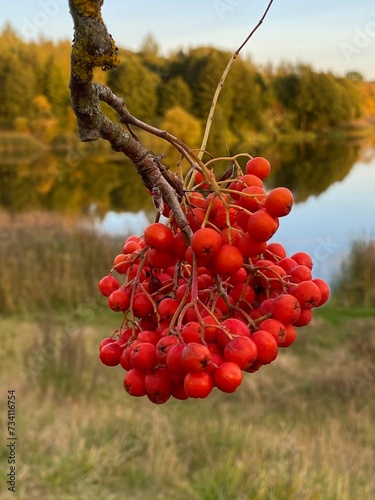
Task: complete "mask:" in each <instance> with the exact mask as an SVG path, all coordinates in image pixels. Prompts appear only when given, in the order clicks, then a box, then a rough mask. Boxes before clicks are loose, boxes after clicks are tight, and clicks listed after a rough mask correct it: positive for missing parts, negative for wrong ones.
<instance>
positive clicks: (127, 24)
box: [0, 0, 375, 81]
mask: <svg viewBox="0 0 375 500" xmlns="http://www.w3.org/2000/svg"><path fill="white" fill-rule="evenodd" d="M267 4H268V0H201V1H198V0H189V1H186V0H182V1H179V2H177V1H176V0H164V1H156V0H137V1H132V2H131V1H121V0H117V1H116V0H105V1H104V6H103V9H102V13H103V17H104V21H105V23H106V24H107V26H108V30H109V32H110V33H111V34H112V36H113V38H114V39H115V41H116V43H117V46H119V47H124V48H128V49H131V50H138V49H139V48H140V47H141V45H142V42H143V41H144V40H145V38H146V37H147V36H148V35H150V34H152V35H153V37H154V39H155V40H156V41H157V43H158V45H159V47H160V50H161V52H162V53H164V54H166V55H168V53H170V52H171V51H175V50H178V49H188V48H189V47H196V46H200V45H211V46H215V47H218V48H221V49H225V50H228V51H230V52H233V51H234V50H236V49H237V48H238V47H239V46H240V45H241V43H242V42H243V40H244V39H245V38H246V36H247V35H248V33H249V32H250V31H251V30H252V28H253V27H254V26H255V25H256V24H257V22H258V21H259V19H260V18H261V16H262V14H263V12H264V10H265V8H266V6H267ZM7 22H10V23H11V25H12V27H13V28H14V29H15V30H16V31H17V33H18V34H19V35H20V36H21V37H22V38H23V39H24V40H25V41H31V40H37V39H38V38H39V37H44V38H47V39H52V40H54V41H57V40H59V39H71V38H72V34H73V26H72V20H71V17H70V14H69V8H68V0H36V1H33V0H14V1H12V2H9V1H7V2H3V5H2V9H1V18H0V28H3V27H4V26H5V24H6V23H7ZM243 54H246V55H250V57H251V59H252V60H253V62H254V63H256V64H260V65H267V64H272V65H273V66H277V65H279V64H280V63H282V62H287V63H304V64H310V65H311V66H312V67H313V68H314V69H316V70H318V71H332V72H333V73H334V74H336V75H345V74H346V73H347V72H348V71H359V72H360V73H361V74H362V75H363V76H364V77H365V79H366V80H374V81H375V2H374V0H314V1H307V0H274V2H273V5H272V6H271V9H270V11H269V13H268V15H267V17H266V19H265V21H264V23H263V24H262V25H261V26H260V28H259V29H258V31H257V32H256V33H255V34H254V36H253V37H252V38H251V40H250V41H249V43H248V44H247V45H246V47H245V49H244V51H243Z"/></svg>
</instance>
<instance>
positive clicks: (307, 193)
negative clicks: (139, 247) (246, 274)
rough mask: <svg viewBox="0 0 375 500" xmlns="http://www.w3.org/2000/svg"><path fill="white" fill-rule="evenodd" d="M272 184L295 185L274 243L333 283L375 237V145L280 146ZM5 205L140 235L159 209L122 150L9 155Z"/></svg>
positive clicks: (1, 203)
mask: <svg viewBox="0 0 375 500" xmlns="http://www.w3.org/2000/svg"><path fill="white" fill-rule="evenodd" d="M252 154H254V155H255V154H263V155H264V156H266V157H267V158H268V159H269V160H270V162H271V164H272V174H271V177H270V179H269V180H267V186H268V188H271V187H273V186H286V187H289V188H290V189H291V190H292V191H293V193H294V195H295V199H296V202H297V203H296V204H295V206H294V207H293V211H292V214H291V215H290V216H289V217H284V218H283V219H282V220H281V221H280V228H279V230H278V232H277V234H276V235H275V238H274V240H275V241H280V242H281V243H283V244H284V245H285V247H286V249H287V253H288V254H289V255H290V254H292V253H294V252H296V251H299V250H304V251H306V252H309V253H310V254H311V255H312V257H313V259H314V261H315V273H316V274H315V276H320V277H322V278H324V279H327V280H328V281H330V278H331V277H332V275H333V273H334V272H335V270H336V269H337V268H338V266H339V263H340V260H342V259H343V258H344V257H345V255H346V254H347V252H348V249H349V247H350V244H351V241H352V240H353V239H366V238H374V237H375V220H374V218H373V214H374V213H375V197H374V187H375V146H374V143H371V141H370V142H358V143H339V142H336V143H327V142H319V143H308V144H307V143H305V144H284V145H283V144H278V145H274V146H272V147H270V148H269V149H268V150H265V151H257V152H252ZM0 179H1V181H0V207H1V208H3V209H6V210H7V211H8V212H10V213H13V214H17V213H19V212H28V211H30V212H31V211H35V210H39V211H53V212H58V213H60V214H63V215H74V216H75V217H74V218H75V219H77V220H79V222H80V223H81V224H89V225H90V227H95V228H96V229H98V230H100V231H102V232H105V233H110V234H121V235H124V236H125V235H127V234H130V233H132V234H140V233H142V232H143V230H144V228H145V227H146V225H147V224H148V223H149V221H150V220H151V218H152V217H153V214H154V213H155V209H154V208H153V206H152V203H151V199H150V196H149V195H148V193H147V192H146V189H145V188H144V186H143V184H142V182H141V180H140V178H139V176H138V175H137V174H136V172H135V169H134V167H133V166H132V165H131V164H130V163H129V162H127V161H126V159H124V158H123V157H122V156H121V155H119V154H112V155H111V156H108V154H98V153H96V154H79V155H75V156H73V157H72V156H69V155H68V156H58V155H55V154H52V153H51V152H49V153H46V154H44V155H41V156H38V157H35V156H34V157H23V158H20V157H14V156H12V157H9V156H8V157H3V158H2V159H1V163H0Z"/></svg>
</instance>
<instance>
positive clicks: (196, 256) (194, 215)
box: [99, 157, 329, 404]
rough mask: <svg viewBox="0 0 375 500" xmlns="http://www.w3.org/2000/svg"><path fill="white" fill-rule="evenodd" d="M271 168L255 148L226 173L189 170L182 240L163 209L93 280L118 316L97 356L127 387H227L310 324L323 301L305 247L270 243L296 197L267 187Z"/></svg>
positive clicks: (157, 397) (197, 394) (152, 392)
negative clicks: (289, 250)
mask: <svg viewBox="0 0 375 500" xmlns="http://www.w3.org/2000/svg"><path fill="white" fill-rule="evenodd" d="M269 172H270V164H269V162H268V161H267V160H266V159H265V158H261V157H257V158H251V159H250V160H249V161H248V162H247V164H246V171H245V174H243V172H242V171H240V170H239V172H238V175H237V177H236V178H235V179H234V180H231V179H229V180H223V181H220V180H219V181H217V180H216V179H215V178H214V174H213V173H212V171H210V170H209V171H206V172H203V173H201V172H195V173H194V178H193V186H192V188H191V189H190V190H186V194H185V199H184V200H183V201H182V204H181V206H182V208H183V210H184V212H185V214H186V218H187V220H188V222H189V225H190V228H191V230H192V237H191V239H190V241H188V242H187V241H186V237H185V235H184V234H183V233H182V232H181V231H180V230H179V229H178V227H177V224H176V222H175V220H174V217H173V215H172V214H171V213H170V211H169V209H168V207H167V206H166V207H165V212H164V213H165V215H167V216H168V217H169V219H168V222H167V223H166V224H162V223H160V222H156V223H153V224H150V225H149V226H148V227H147V228H146V230H145V231H144V234H143V235H142V236H130V237H129V238H127V240H126V241H125V244H124V247H123V249H122V253H120V254H119V255H117V256H116V257H115V259H114V262H113V268H112V270H111V272H110V273H109V274H108V275H107V276H105V277H103V278H102V279H101V281H100V283H99V289H100V291H101V293H102V294H103V295H104V296H105V297H107V300H108V305H109V307H110V308H111V309H112V310H114V311H119V312H121V313H122V323H121V326H120V328H119V329H118V330H116V331H115V332H114V333H113V335H112V336H111V337H108V338H105V339H103V340H102V342H101V344H100V359H101V361H102V362H103V363H104V364H105V365H108V366H116V365H121V367H122V368H123V369H124V370H125V374H124V382H123V383H124V388H125V390H126V391H127V392H128V393H129V394H130V395H132V396H147V397H148V398H149V399H150V400H151V401H152V402H154V403H157V404H160V403H165V402H166V401H167V400H168V399H169V398H170V397H171V396H172V397H174V398H177V399H181V400H183V399H187V398H189V397H190V398H205V397H207V396H208V395H209V394H210V393H211V391H212V390H213V388H214V387H216V388H217V389H219V390H221V391H224V392H227V393H231V392H234V391H235V390H236V389H237V387H238V386H239V385H240V384H241V382H242V380H243V377H244V372H248V373H253V372H255V371H257V370H259V368H260V367H262V366H263V365H266V364H269V363H271V362H272V361H274V360H275V359H276V357H277V355H278V350H279V348H285V347H288V346H290V345H291V344H292V343H293V342H294V341H295V339H296V328H297V327H301V326H304V325H307V324H308V323H309V322H310V321H311V318H312V308H313V307H318V306H321V305H322V304H324V303H325V302H326V301H327V300H328V297H329V288H328V286H327V284H326V283H325V282H324V281H323V280H321V279H313V277H312V271H311V270H312V265H313V263H312V259H311V257H310V256H309V255H308V254H307V253H305V252H297V253H295V254H294V255H292V256H290V257H288V256H287V255H286V251H285V248H284V247H283V245H281V244H280V243H275V242H269V240H270V238H271V237H272V236H273V235H274V234H275V232H276V230H277V228H278V227H279V218H280V217H283V216H285V215H287V214H288V213H289V212H290V210H291V208H292V205H293V195H292V193H291V192H290V191H289V189H287V188H283V187H279V188H275V189H272V190H271V191H270V192H268V193H266V191H265V189H264V186H263V179H264V178H265V177H267V176H268V175H269ZM211 176H212V177H211ZM115 273H117V275H120V276H123V278H124V279H123V282H122V283H120V281H119V277H120V276H118V277H116V276H115Z"/></svg>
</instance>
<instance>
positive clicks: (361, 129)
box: [0, 117, 375, 154]
mask: <svg viewBox="0 0 375 500" xmlns="http://www.w3.org/2000/svg"><path fill="white" fill-rule="evenodd" d="M374 134H375V117H368V118H366V119H358V120H353V121H351V122H348V123H345V124H343V125H341V126H339V127H333V128H327V129H321V130H317V131H311V130H308V131H301V130H297V129H289V130H287V131H272V133H270V132H269V131H268V132H251V133H249V134H247V137H246V140H245V141H244V143H243V145H242V144H241V145H240V149H241V147H243V146H244V147H245V148H246V149H247V148H249V147H250V148H253V147H259V146H262V147H263V146H264V147H266V146H267V145H269V144H271V143H273V142H275V141H277V142H280V143H294V142H311V141H314V140H317V139H325V140H343V141H345V140H354V139H363V138H366V137H369V136H372V135H374ZM141 136H145V137H146V135H145V134H144V133H141ZM146 142H147V139H146ZM99 144H100V145H99ZM78 145H80V146H79V147H82V148H84V147H85V145H82V143H80V141H79V138H78V136H77V135H76V134H73V133H70V134H61V135H59V136H57V137H55V139H54V140H53V142H52V143H51V144H47V143H44V142H42V141H41V140H40V139H38V138H37V137H35V136H33V135H31V134H28V133H19V132H9V131H0V153H3V154H12V153H14V154H18V153H22V152H28V151H32V152H35V151H41V152H42V151H45V150H48V149H52V150H54V151H57V152H69V151H72V150H76V149H77V147H78ZM107 146H108V145H107V144H106V143H105V142H104V141H99V142H96V143H95V149H100V150H108V152H110V148H109V146H108V147H107ZM90 148H91V149H92V148H93V145H92V144H91V146H90Z"/></svg>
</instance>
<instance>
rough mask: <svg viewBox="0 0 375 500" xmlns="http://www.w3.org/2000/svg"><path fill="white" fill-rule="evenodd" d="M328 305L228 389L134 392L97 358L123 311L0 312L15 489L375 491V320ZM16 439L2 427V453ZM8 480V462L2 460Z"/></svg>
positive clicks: (150, 494) (48, 495) (255, 493)
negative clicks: (11, 400) (154, 395)
mask: <svg viewBox="0 0 375 500" xmlns="http://www.w3.org/2000/svg"><path fill="white" fill-rule="evenodd" d="M367 313H368V314H367V317H366V315H365V314H364V311H362V312H361V313H360V315H359V316H358V317H357V315H356V314H353V313H351V314H349V313H348V311H341V312H340V311H338V310H332V309H330V308H328V307H327V308H325V309H323V310H322V311H321V313H320V314H319V315H317V314H316V315H315V318H314V321H313V323H312V324H311V326H309V327H307V328H305V329H304V330H301V332H300V334H299V337H298V340H297V343H296V344H294V345H293V346H292V347H291V348H290V349H288V350H286V351H284V352H282V353H281V354H280V356H279V358H278V359H277V360H276V361H275V362H274V363H273V364H272V365H270V366H267V367H263V368H262V369H261V370H260V371H259V372H257V373H255V374H251V375H250V374H248V375H247V376H246V378H245V382H244V383H243V384H242V385H241V387H240V388H239V389H238V391H237V392H236V393H235V394H232V395H225V394H223V393H219V392H218V391H217V392H215V391H214V392H213V393H212V394H211V395H210V397H209V398H208V399H207V400H189V401H183V402H180V401H176V400H173V401H172V400H170V401H169V402H168V403H166V404H165V405H162V406H157V405H153V404H152V403H150V402H149V401H148V400H146V399H145V398H141V399H138V398H131V397H130V396H128V395H127V394H126V393H125V391H124V390H123V388H122V375H123V374H122V369H121V368H118V367H116V368H108V367H104V366H102V365H101V364H100V362H99V361H98V351H97V349H98V342H99V341H100V340H101V338H102V337H104V336H106V335H107V333H108V331H109V330H111V329H112V328H113V327H114V326H117V325H116V321H117V317H116V314H113V313H110V312H109V313H107V312H105V311H102V310H96V309H92V308H90V307H86V308H80V309H76V310H74V311H73V312H72V313H71V314H69V315H67V314H64V315H56V314H51V313H49V314H48V315H45V317H43V316H42V317H40V318H39V319H38V320H28V319H25V317H24V316H23V317H21V316H20V317H17V316H14V315H13V316H8V317H3V319H1V322H0V325H1V339H2V344H1V367H2V369H1V394H2V402H1V403H2V410H1V420H2V421H3V420H4V416H5V415H4V413H5V412H6V409H5V406H4V404H3V403H4V398H5V397H6V394H7V390H9V389H15V390H16V396H17V427H16V432H17V438H18V441H17V493H16V495H13V494H9V495H7V493H4V494H3V495H2V496H1V498H21V499H26V498H27V499H37V498H38V499H39V498H45V499H55V498H58V499H92V498H95V499H103V500H104V499H126V500H133V499H134V500H138V499H139V500H141V499H142V500H145V499H157V500H167V499H168V500H169V499H170V500H176V499H181V500H185V499H186V500H188V499H189V500H190V499H197V500H198V499H199V500H200V499H204V500H211V499H212V500H214V499H222V500H227V499H228V500H229V499H236V500H245V499H267V500H269V499H281V500H284V499H296V500H297V499H298V500H305V499H306V500H307V499H319V500H321V499H322V500H326V499H327V500H331V499H337V500H345V499H347V500H351V499H354V498H356V499H361V500H366V499H372V498H374V497H375V479H374V475H373V465H374V463H375V419H374V416H375V397H374V396H375V389H374V387H375V384H374V379H375V319H374V314H373V313H374V311H371V310H370V311H367ZM7 453H8V450H7V449H6V448H5V445H4V440H3V445H2V447H1V459H2V463H6V460H7ZM2 480H3V481H2V482H3V484H4V483H5V481H6V479H5V472H4V468H2Z"/></svg>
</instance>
